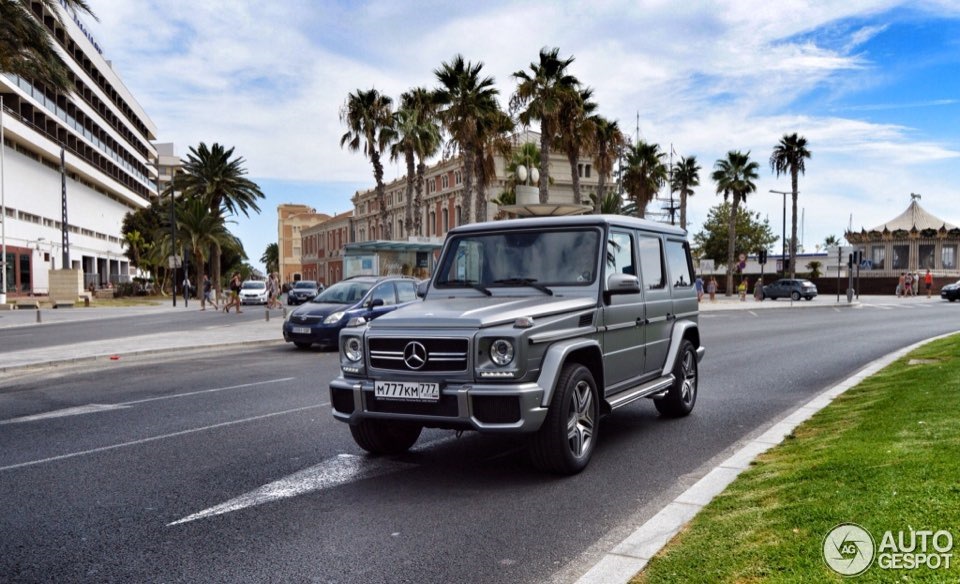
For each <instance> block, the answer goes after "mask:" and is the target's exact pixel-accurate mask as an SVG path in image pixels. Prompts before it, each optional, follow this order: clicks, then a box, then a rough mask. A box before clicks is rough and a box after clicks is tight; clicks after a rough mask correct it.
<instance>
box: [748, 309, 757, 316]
mask: <svg viewBox="0 0 960 584" xmlns="http://www.w3.org/2000/svg"><path fill="white" fill-rule="evenodd" d="M747 312H749V313H750V315H751V316H757V313H756V312H754V311H752V310H748V311H747Z"/></svg>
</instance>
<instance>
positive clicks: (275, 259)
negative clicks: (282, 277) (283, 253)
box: [260, 243, 280, 273]
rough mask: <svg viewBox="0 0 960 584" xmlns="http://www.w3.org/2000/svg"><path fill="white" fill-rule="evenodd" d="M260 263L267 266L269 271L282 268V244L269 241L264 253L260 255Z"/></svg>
mask: <svg viewBox="0 0 960 584" xmlns="http://www.w3.org/2000/svg"><path fill="white" fill-rule="evenodd" d="M260 263H262V264H263V265H264V266H265V267H266V268H267V272H268V273H273V272H276V271H279V269H280V246H279V245H278V244H276V243H268V244H267V247H266V249H264V250H263V255H262V256H260Z"/></svg>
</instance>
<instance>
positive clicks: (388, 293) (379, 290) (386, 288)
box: [370, 282, 397, 306]
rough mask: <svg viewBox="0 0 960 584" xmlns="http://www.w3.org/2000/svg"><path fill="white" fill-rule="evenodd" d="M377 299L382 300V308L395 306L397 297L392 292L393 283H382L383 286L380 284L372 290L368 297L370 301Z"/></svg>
mask: <svg viewBox="0 0 960 584" xmlns="http://www.w3.org/2000/svg"><path fill="white" fill-rule="evenodd" d="M377 298H379V299H381V300H383V304H384V306H390V305H391V304H396V303H397V295H396V293H395V292H394V291H393V282H384V283H383V284H380V285H379V286H377V287H376V288H374V289H373V294H371V295H370V300H376V299H377Z"/></svg>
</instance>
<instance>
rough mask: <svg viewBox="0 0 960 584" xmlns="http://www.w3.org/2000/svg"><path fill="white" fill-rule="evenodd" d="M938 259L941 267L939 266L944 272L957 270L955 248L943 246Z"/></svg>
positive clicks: (953, 246)
mask: <svg viewBox="0 0 960 584" xmlns="http://www.w3.org/2000/svg"><path fill="white" fill-rule="evenodd" d="M940 259H941V262H942V263H943V265H942V266H941V268H942V269H944V270H956V269H957V246H955V245H945V246H943V249H942V250H940Z"/></svg>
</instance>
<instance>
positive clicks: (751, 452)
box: [577, 332, 958, 584]
mask: <svg viewBox="0 0 960 584" xmlns="http://www.w3.org/2000/svg"><path fill="white" fill-rule="evenodd" d="M956 334H958V333H956V332H953V333H947V334H943V335H938V336H935V337H931V338H929V339H926V340H923V341H919V342H916V343H913V344H912V345H909V346H907V347H904V348H902V349H899V350H897V351H894V352H892V353H889V354H887V355H885V356H883V357H880V358H879V359H876V360H874V361H872V362H870V363H868V364H866V365H865V366H863V367H862V368H861V369H860V370H859V371H857V372H856V373H854V374H853V375H851V376H850V377H848V378H847V379H845V380H843V381H841V382H840V383H838V384H837V385H834V386H833V387H831V388H829V389H827V390H826V391H823V392H821V393H819V394H818V395H817V396H816V397H814V398H813V399H812V400H810V401H809V402H807V403H806V404H804V405H802V406H800V407H799V408H797V409H796V410H794V411H793V412H792V413H790V414H789V415H788V416H786V417H785V418H783V419H782V420H780V421H779V422H776V423H775V424H773V426H771V427H770V428H768V429H767V430H766V431H765V432H764V433H762V434H761V435H760V436H758V437H756V438H754V439H752V440H749V441H748V442H747V443H746V444H745V445H743V446H742V447H741V448H740V449H738V450H737V451H736V452H735V453H734V454H733V456H731V457H729V458H728V459H727V460H725V461H723V462H721V463H720V464H719V465H717V466H716V467H714V468H713V469H712V470H710V471H709V472H708V473H707V474H706V475H705V476H704V477H703V478H701V479H700V480H699V481H697V482H696V483H695V484H694V485H693V486H692V487H690V488H689V489H687V490H686V491H684V492H683V493H681V494H680V496H678V497H677V498H676V499H674V500H673V501H672V502H670V503H668V504H667V506H666V507H664V508H663V509H661V510H660V511H659V512H658V513H657V514H656V515H654V516H653V517H651V518H650V519H649V520H647V522H646V523H644V524H643V525H641V526H640V527H639V528H637V529H636V530H635V531H634V532H633V533H631V534H630V535H628V536H627V537H626V539H624V540H623V541H621V542H620V543H619V544H617V545H615V546H614V547H613V548H612V549H611V550H610V551H609V552H607V553H606V554H605V555H604V557H603V558H601V559H600V561H598V562H597V563H596V564H594V565H593V567H592V568H590V569H589V570H588V571H587V572H586V573H585V574H584V575H583V576H581V577H580V579H578V580H577V584H611V583H615V582H622V583H624V584H626V583H627V582H630V580H631V579H633V577H634V576H636V575H637V574H638V573H639V572H640V571H641V570H643V568H645V567H646V565H647V564H648V563H649V562H650V560H651V559H652V558H653V557H654V556H655V555H656V554H657V553H659V552H660V550H661V549H663V548H664V547H665V546H666V545H667V543H669V542H670V540H671V539H673V537H674V536H675V535H676V534H677V533H679V532H680V530H681V529H683V527H684V526H685V525H686V524H687V523H688V522H689V521H690V520H691V519H693V518H694V516H696V515H697V513H699V512H700V510H701V509H703V507H705V506H706V505H707V504H708V503H710V501H712V500H713V498H714V497H716V496H717V495H719V494H720V493H721V492H723V490H724V489H726V488H727V486H728V485H729V484H730V483H732V482H733V481H734V480H735V479H736V478H737V476H738V475H739V474H740V473H741V472H742V471H743V470H744V469H746V468H748V467H749V466H750V463H751V462H753V460H754V459H755V458H756V457H757V456H759V455H760V454H763V453H764V452H766V451H767V450H769V449H771V448H773V447H774V446H776V445H778V444H780V443H781V442H783V439H784V438H785V437H786V436H787V435H789V434H791V433H792V432H793V431H794V429H796V427H797V426H799V425H800V424H801V423H803V422H804V421H806V420H807V419H809V418H810V417H812V416H813V415H814V414H815V413H817V412H819V411H820V410H822V409H823V408H825V407H827V406H828V405H830V402H831V401H833V400H834V399H835V398H836V397H837V396H839V395H841V394H843V393H844V392H846V391H847V390H848V389H850V388H852V387H854V386H856V385H858V384H859V383H860V382H861V381H863V380H864V379H866V378H867V377H870V376H871V375H874V374H876V373H878V372H879V371H880V370H882V369H883V368H885V367H886V366H888V365H890V364H891V363H893V362H894V361H896V360H897V359H900V358H901V357H903V356H904V355H906V354H908V353H910V352H911V351H913V350H914V349H917V348H918V347H922V346H923V345H926V344H927V343H931V342H933V341H937V340H940V339H944V338H947V337H950V336H954V335H956Z"/></svg>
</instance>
